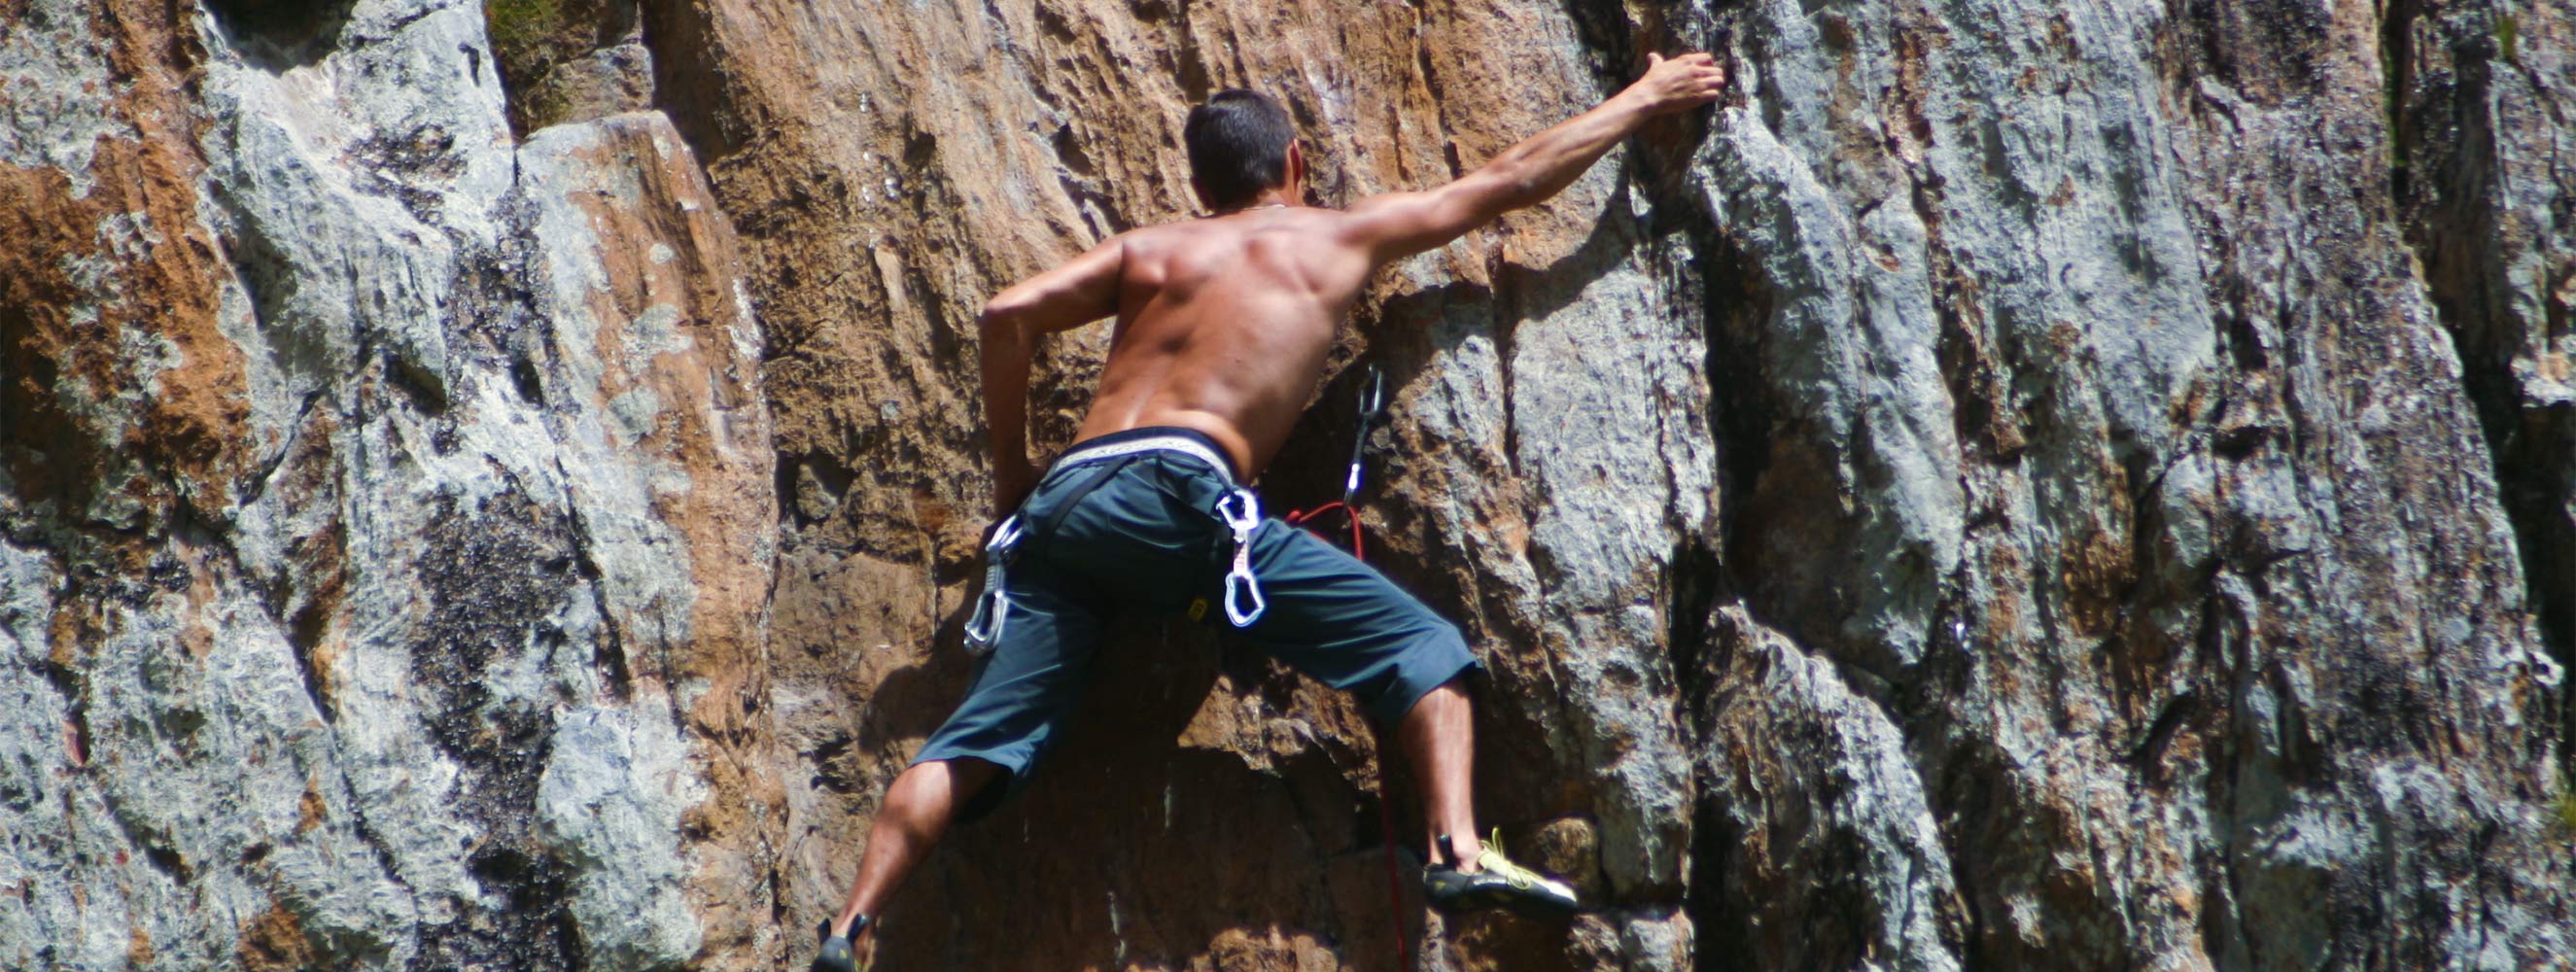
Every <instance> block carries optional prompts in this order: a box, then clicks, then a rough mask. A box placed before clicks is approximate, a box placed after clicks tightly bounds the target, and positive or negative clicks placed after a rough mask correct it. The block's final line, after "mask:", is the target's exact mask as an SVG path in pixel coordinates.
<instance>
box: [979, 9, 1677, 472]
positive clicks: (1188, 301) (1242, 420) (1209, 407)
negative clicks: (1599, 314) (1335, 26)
mask: <svg viewBox="0 0 2576 972" xmlns="http://www.w3.org/2000/svg"><path fill="white" fill-rule="evenodd" d="M1648 61H1649V67H1648V68H1647V71H1646V76H1645V77H1642V78H1639V79H1638V80H1637V82H1636V83H1635V84H1632V85H1629V86H1628V88H1627V89H1626V90H1624V91H1621V92H1620V93H1619V94H1617V95H1615V96H1613V97H1611V98H1610V99H1609V100H1607V101H1604V102H1602V103H1601V104H1600V106H1598V107H1596V108H1594V109H1592V110H1591V111H1587V112H1584V113H1583V114H1580V115H1576V116H1575V117H1573V118H1570V119H1567V120H1565V121H1564V122H1562V123H1559V124H1557V125H1556V126H1554V127H1552V128H1549V129H1548V130H1546V131H1544V132H1540V133H1538V134H1537V135H1533V136H1531V137H1529V138H1527V139H1523V140H1521V141H1520V142H1519V143H1517V144H1515V145H1513V146H1512V147H1511V148H1509V149H1506V150H1504V151H1503V152H1502V153H1501V154H1499V155H1496V156H1495V157H1494V158H1492V159H1490V160H1488V161H1487V162H1486V163H1485V164H1484V165H1482V166H1479V167H1477V168H1476V169H1475V170H1474V171H1471V172H1468V173H1466V174H1465V175H1462V176H1459V177H1458V178H1457V179H1455V180H1453V181H1451V182H1449V183H1448V184H1447V185H1443V186H1440V187H1438V188H1435V189H1427V190H1421V191H1415V192H1390V193H1383V194H1380V195H1375V196H1370V197H1368V198H1367V199H1363V200H1361V201H1359V202H1358V203H1357V204H1355V205H1353V206H1351V207H1350V208H1349V209H1347V210H1335V209H1322V208H1315V207H1308V206H1300V205H1291V203H1293V202H1295V201H1297V200H1300V199H1302V198H1303V192H1302V178H1301V176H1299V175H1297V174H1295V173H1301V172H1302V171H1303V163H1302V161H1298V160H1299V159H1300V158H1301V156H1300V155H1299V150H1298V147H1297V145H1296V144H1295V143H1293V142H1292V143H1291V144H1290V145H1289V147H1288V156H1287V157H1288V159H1289V160H1290V161H1289V164H1288V167H1287V170H1286V171H1288V172H1289V173H1291V174H1290V175H1288V176H1286V177H1285V181H1284V182H1283V183H1282V184H1280V185H1279V186H1277V187H1276V188H1273V189H1270V190H1268V191H1265V192H1263V193H1262V194H1260V195H1258V196H1256V197H1254V198H1253V199H1251V200H1250V201H1249V203H1248V206H1249V208H1244V209H1241V210H1239V211H1235V212H1228V213H1223V214H1220V215H1216V216H1210V217H1207V218H1204V219H1194V220H1188V221H1185V222H1179V223H1170V224H1166V225H1163V226H1153V227H1147V228H1144V229H1139V230H1132V231H1129V232H1126V233H1122V234H1120V235H1118V236H1117V237H1115V238H1112V239H1110V240H1107V241H1104V242H1102V243H1101V244H1100V245H1098V246H1095V247H1092V248H1091V250H1090V251H1089V252H1087V253H1084V254H1082V255H1081V256H1078V257H1075V258H1074V259H1072V260H1070V261H1067V262H1066V263H1065V264H1064V265H1062V266H1059V267H1056V268H1054V269H1052V270H1048V271H1047V272H1045V273H1041V274H1039V275H1037V276H1035V277H1031V278H1029V279H1027V280H1024V281H1021V282H1020V283H1018V284H1015V285H1013V286H1012V287H1010V288H1009V289H1007V290H1004V291H1003V292H1002V293H1000V294H997V295H995V296H994V297H993V299H992V300H991V301H990V302H988V303H987V304H986V305H985V307H984V313H983V315H982V316H981V318H980V320H979V324H980V327H981V330H982V334H983V348H982V350H981V352H980V353H981V355H982V356H983V380H984V404H985V414H986V418H987V419H988V420H989V421H990V422H991V428H990V432H991V435H992V439H993V462H994V483H995V488H994V499H995V501H996V504H997V506H998V510H997V512H1007V511H1008V510H1010V509H1012V508H1014V507H1016V505H1017V504H1018V502H1019V500H1020V499H1021V498H1022V497H1024V496H1026V495H1027V492H1028V490H1029V489H1030V488H1031V487H1032V486H1033V485H1034V484H1035V479H1036V473H1035V470H1034V468H1033V467H1032V466H1031V464H1030V463H1029V461H1028V459H1027V457H1026V454H1025V445H1026V435H1025V433H1026V428H1025V425H1024V422H1025V420H1026V415H1025V408H1026V396H1027V391H1028V370H1029V353H1030V342H1031V341H1032V340H1033V339H1034V338H1035V337H1036V336H1037V335H1040V334H1046V333H1049V332H1054V331H1062V330H1066V329H1069V328H1074V327H1080V326H1082V325H1084V324H1087V323H1089V322H1091V321H1096V320H1099V319H1100V318H1102V317H1106V316H1110V315H1112V314H1115V315H1116V316H1117V318H1118V330H1117V333H1116V335H1115V336H1113V337H1112V338H1111V340H1110V345H1109V363H1108V366H1107V368H1106V369H1105V370H1103V371H1102V373H1101V376H1100V389H1099V392H1098V393H1097V395H1096V397H1095V398H1094V399H1093V402H1092V406H1091V413H1090V414H1089V415H1088V416H1086V417H1085V418H1084V420H1083V423H1082V428H1081V430H1080V431H1079V434H1078V435H1077V436H1076V439H1077V440H1088V439H1093V438H1098V437H1100V436H1104V435H1108V434H1110V433H1113V432H1122V431H1125V430H1128V429H1134V428H1141V427H1146V426H1180V427H1183V428H1188V429H1194V430H1196V431H1199V432H1203V433H1206V434H1207V435H1208V436H1209V437H1211V438H1214V439H1215V440H1216V441H1217V442H1218V443H1220V444H1222V445H1224V446H1225V449H1226V451H1227V452H1228V453H1229V454H1230V458H1231V459H1233V460H1234V462H1235V464H1236V465H1237V466H1238V467H1239V468H1238V469H1237V470H1236V472H1238V473H1240V474H1241V475H1243V476H1244V477H1246V478H1249V477H1252V476H1257V475H1259V474H1260V472H1261V469H1262V467H1263V466H1264V465H1267V464H1268V463H1269V461H1270V457H1271V454H1272V453H1274V452H1276V451H1278V449H1279V445H1280V442H1281V441H1282V440H1284V439H1286V438H1287V437H1288V430H1289V428H1290V427H1291V426H1293V425H1295V424H1296V421H1297V415H1298V413H1299V411H1300V410H1301V409H1303V408H1304V407H1305V404H1306V399H1307V396H1309V395H1311V394H1312V393H1313V392H1314V387H1315V381H1316V379H1317V378H1318V377H1320V375H1321V373H1322V371H1323V365H1324V355H1325V352H1326V351H1327V350H1328V349H1330V348H1331V347H1332V342H1333V332H1334V329H1335V328H1336V327H1338V326H1339V325H1340V322H1341V319H1342V316H1343V315H1344V314H1345V313H1347V312H1348V311H1349V310H1350V306H1351V302H1352V300H1353V299H1354V298H1356V297H1357V296H1358V294H1359V291H1360V288H1361V287H1362V286H1364V285H1366V283H1367V282H1368V277H1369V274H1370V273H1371V272H1373V271H1375V270H1376V269H1377V268H1378V267H1380V266H1383V265H1385V264H1387V263H1389V262H1391V261H1394V260H1397V259H1401V258H1403V257H1405V256H1407V255H1410V254H1415V253H1421V252H1423V251H1425V250H1430V249H1432V248H1435V247H1438V246H1442V245H1444V244H1446V243H1448V242H1449V241H1451V240H1454V239H1457V238H1458V236H1459V235H1460V234H1463V233H1465V232H1467V231H1468V230H1469V229H1472V228H1474V227H1477V226H1481V225H1484V224H1485V223H1488V222H1491V221H1492V220H1493V219H1494V218H1495V217H1496V216H1499V215H1501V214H1502V213H1504V212H1506V211H1508V210H1512V209H1517V208H1520V207H1522V206H1528V205H1531V204H1534V203H1536V202H1538V201H1539V200H1542V199H1546V198H1547V197H1549V196H1552V195H1555V194H1556V192H1557V191H1558V190H1560V189H1563V188H1565V186H1566V185H1567V184H1568V183H1571V182H1572V181H1573V180H1574V178H1575V177H1576V176H1577V175H1580V174H1582V172H1583V170H1585V169H1586V168H1589V167H1590V166H1591V165H1592V163H1593V162H1594V161H1596V160H1598V159H1599V158H1600V157H1601V155H1602V153H1604V152H1607V151H1608V150H1609V149H1610V147H1611V146H1612V145H1613V144H1616V143H1617V142H1618V140H1620V139H1622V138H1625V137H1627V136H1628V135H1629V134H1630V133H1632V132H1634V131H1636V129H1637V127H1638V126H1639V125H1641V124H1643V123H1644V121H1645V120H1646V119H1647V118H1650V117H1653V116H1655V115H1660V114H1667V113H1671V112H1676V111H1681V110H1685V109H1689V108H1694V107H1697V106H1700V105H1705V104H1708V103H1709V102H1711V101H1714V100H1716V98H1717V97H1718V95H1719V94H1720V93H1721V91H1722V90H1723V88H1724V85H1725V72H1724V71H1723V70H1721V69H1719V68H1718V66H1717V64H1716V61H1715V59H1714V58H1711V57H1710V56H1708V55H1706V54H1687V55H1682V56H1680V57H1675V58H1673V59H1671V60H1665V59H1663V58H1662V57H1660V56H1650V57H1649V58H1648ZM1209 202H1210V203H1211V204H1212V205H1213V204H1214V201H1213V200H1209Z"/></svg>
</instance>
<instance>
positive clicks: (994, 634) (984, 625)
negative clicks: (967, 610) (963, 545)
mask: <svg viewBox="0 0 2576 972" xmlns="http://www.w3.org/2000/svg"><path fill="white" fill-rule="evenodd" d="M1019 542H1020V518H1019V515H1018V514H1013V515H1012V516H1010V517H1009V518H1008V519H1005V520H1003V521H1002V523H1001V525H1000V526H996V527H994V528H993V539H991V540H989V541H987V542H985V544H984V593H983V595H982V596H980V597H977V598H976V599H975V613H974V614H972V615H970V616H968V617H967V618H966V649H967V650H968V651H971V652H974V653H975V654H978V655H981V654H984V653H985V652H988V651H991V650H993V646H994V645H996V644H999V643H1001V640H1002V625H1003V623H1004V622H1006V621H1008V620H1010V617H1011V602H1010V592H1009V590H1008V588H1007V587H1006V586H1005V584H1004V580H1005V577H1004V572H1003V566H1004V565H1005V564H1006V563H1008V562H1009V561H1010V559H1011V548H1012V547H1014V546H1018V545H1019Z"/></svg>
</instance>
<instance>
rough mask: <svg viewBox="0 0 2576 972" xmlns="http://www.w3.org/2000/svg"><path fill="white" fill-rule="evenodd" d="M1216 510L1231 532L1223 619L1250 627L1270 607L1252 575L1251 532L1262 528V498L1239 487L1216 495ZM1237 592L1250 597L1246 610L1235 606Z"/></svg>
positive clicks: (1258, 580)
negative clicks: (1231, 550) (1230, 562)
mask: <svg viewBox="0 0 2576 972" xmlns="http://www.w3.org/2000/svg"><path fill="white" fill-rule="evenodd" d="M1216 512H1217V515H1218V516H1221V517H1224V518H1225V525H1226V528H1227V529H1228V530H1230V531H1232V532H1233V534H1234V566H1233V568H1232V569H1230V570H1227V571H1226V572H1225V619H1226V620H1227V621H1231V622H1233V623H1234V626H1235V627H1238V628H1246V627H1251V626H1252V622H1254V621H1256V620H1259V619H1260V617H1261V612H1263V611H1266V610H1269V608H1270V602H1269V601H1268V600H1266V599H1264V598H1263V597H1262V596H1261V581H1260V579H1258V578H1256V577H1254V576H1252V535H1253V534H1254V533H1255V532H1257V531H1259V530H1260V529H1261V500H1260V499H1258V498H1256V497H1254V496H1253V495H1252V491H1251V490H1248V489H1243V488H1240V487H1238V488H1236V489H1235V490H1234V491H1233V492H1230V493H1227V494H1225V495H1224V496H1221V497H1218V498H1217V501H1216ZM1238 592H1240V593H1241V594H1243V595H1245V596H1247V597H1248V598H1249V599H1250V600H1251V601H1252V607H1251V608H1250V609H1249V610H1247V609H1245V608H1242V607H1238V606H1236V600H1235V599H1236V595H1237V593H1238Z"/></svg>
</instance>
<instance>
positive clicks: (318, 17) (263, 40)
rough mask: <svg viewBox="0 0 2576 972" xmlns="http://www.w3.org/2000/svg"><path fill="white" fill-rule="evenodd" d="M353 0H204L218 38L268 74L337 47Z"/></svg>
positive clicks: (307, 62)
mask: <svg viewBox="0 0 2576 972" xmlns="http://www.w3.org/2000/svg"><path fill="white" fill-rule="evenodd" d="M357 5H358V4H357V0H206V12H207V13H208V14H211V15H212V16H213V17H214V21H215V26H216V31H217V34H218V35H219V36H222V37H224V38H225V39H226V40H229V41H231V42H232V47H233V50H235V51H236V52H239V53H240V54H241V55H242V59H243V60H246V61H249V62H250V63H252V64H253V65H256V66H258V67H259V68H260V69H261V70H264V71H268V72H270V73H273V74H274V73H282V72H284V71H286V70H288V69H290V68H298V67H308V66H311V65H313V64H315V63H318V62H320V61H321V60H322V58H323V57H324V56H326V55H328V54H330V53H331V51H332V50H333V49H335V48H336V47H337V46H338V43H339V39H340V30H341V28H343V27H346V26H348V22H349V11H350V10H351V9H353V8H355V7H356V6H357Z"/></svg>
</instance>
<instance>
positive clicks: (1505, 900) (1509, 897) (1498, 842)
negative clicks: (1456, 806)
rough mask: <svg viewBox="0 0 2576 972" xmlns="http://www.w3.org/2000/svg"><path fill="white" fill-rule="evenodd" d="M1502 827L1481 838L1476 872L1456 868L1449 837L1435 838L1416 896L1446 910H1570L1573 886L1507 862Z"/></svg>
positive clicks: (1543, 913) (1547, 913)
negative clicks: (1434, 853)
mask: <svg viewBox="0 0 2576 972" xmlns="http://www.w3.org/2000/svg"><path fill="white" fill-rule="evenodd" d="M1502 836H1503V835H1502V832H1501V831H1496V832H1495V833H1494V839H1493V840H1491V841H1487V842H1486V843H1485V847H1484V850H1482V851H1481V852H1479V853H1477V855H1476V868H1477V870H1476V873H1474V874H1469V873H1466V872H1464V871H1461V870H1458V868H1457V866H1456V864H1455V863H1454V862H1455V861H1457V859H1458V855H1457V854H1456V853H1455V852H1454V851H1451V850H1450V848H1449V838H1447V837H1443V838H1440V856H1441V858H1442V862H1441V863H1436V864H1432V865H1430V866H1428V867H1425V868H1423V869H1422V896H1423V897H1425V898H1428V899H1430V901H1431V906H1432V907H1434V908H1438V909H1440V910H1442V911H1447V912H1458V911H1474V910H1479V909H1484V908H1509V909H1511V910H1513V911H1515V912H1519V913H1521V914H1524V915H1530V916H1535V917H1563V916H1565V915H1570V914H1573V913H1574V909H1575V905H1576V902H1575V899H1574V889H1573V888H1571V887H1567V886H1566V884H1565V882H1563V881H1559V880H1556V879H1555V878H1551V877H1548V876H1546V875H1543V874H1540V873H1538V872H1537V871H1533V870H1530V869H1529V868H1526V867H1522V866H1520V865H1518V864H1514V863H1512V861H1511V859H1510V858H1507V857H1504V856H1503V850H1502Z"/></svg>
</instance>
